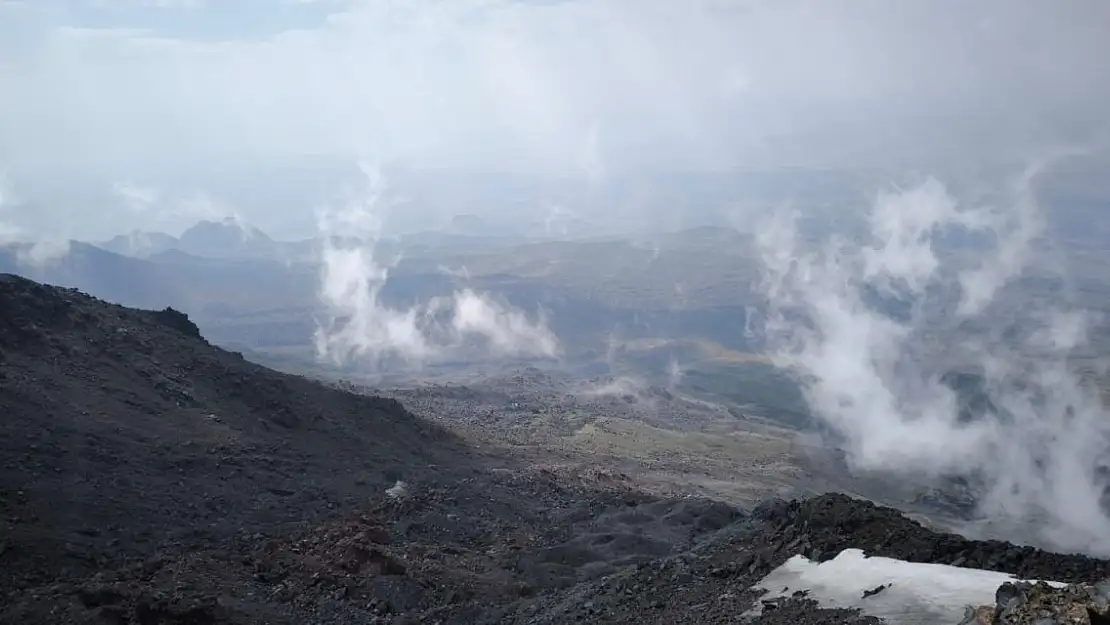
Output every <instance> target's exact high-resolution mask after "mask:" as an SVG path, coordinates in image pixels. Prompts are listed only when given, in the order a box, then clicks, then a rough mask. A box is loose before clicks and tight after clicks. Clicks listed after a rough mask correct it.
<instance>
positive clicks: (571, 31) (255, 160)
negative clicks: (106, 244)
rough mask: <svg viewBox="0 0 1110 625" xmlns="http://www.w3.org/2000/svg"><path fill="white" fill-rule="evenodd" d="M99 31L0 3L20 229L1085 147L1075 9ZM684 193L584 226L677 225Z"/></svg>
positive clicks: (684, 9) (399, 7) (307, 14)
mask: <svg viewBox="0 0 1110 625" xmlns="http://www.w3.org/2000/svg"><path fill="white" fill-rule="evenodd" d="M112 4H113V3H100V4H99V5H98V4H97V3H83V2H78V1H77V0H74V1H73V2H64V1H60V0H59V1H58V2H42V3H38V2H21V3H13V2H6V3H0V92H3V93H4V94H6V95H5V98H4V100H3V101H2V102H0V166H3V167H5V168H6V169H8V170H9V171H10V173H11V175H12V177H13V181H14V182H15V183H16V184H17V186H18V187H19V188H20V189H23V190H24V191H25V193H26V196H27V198H28V199H29V200H34V201H35V202H37V203H38V205H39V206H40V207H41V210H40V211H36V213H35V214H34V215H30V216H29V217H28V220H29V221H31V222H33V227H32V229H42V230H50V229H53V228H56V227H58V225H59V224H60V223H65V224H66V225H67V227H70V228H72V229H73V230H74V231H73V232H70V233H67V236H71V237H75V238H85V239H95V238H98V237H101V238H102V237H106V236H110V235H111V234H115V233H118V232H121V231H127V230H130V229H133V228H135V227H138V228H139V229H148V228H153V227H154V225H155V224H153V223H151V222H146V221H145V218H144V217H143V215H142V213H141V212H140V213H136V211H135V210H134V208H135V206H136V205H141V204H142V203H143V202H146V201H147V200H150V199H154V198H155V197H156V196H151V195H150V194H149V193H145V190H151V189H163V190H164V191H163V194H162V196H161V197H157V198H156V201H158V202H161V203H177V202H176V200H174V199H173V198H172V197H170V196H179V195H182V194H185V195H188V194H191V193H193V192H194V191H197V190H201V191H207V192H209V193H210V194H211V196H210V197H214V198H218V199H223V200H226V202H227V203H228V204H230V205H233V206H236V207H238V209H239V210H241V211H242V216H243V217H244V218H245V219H247V220H248V221H250V222H251V223H254V224H256V225H258V226H260V227H262V228H263V229H264V230H267V231H273V232H279V228H282V229H284V228H288V229H290V230H292V229H293V228H294V226H295V227H296V228H298V235H299V236H308V234H310V230H311V228H312V226H313V224H312V217H311V211H310V210H307V209H306V207H311V206H312V205H314V204H315V203H317V202H318V201H319V200H320V199H321V194H322V193H326V192H328V191H333V190H334V185H335V181H336V179H337V178H341V177H342V175H343V174H340V173H337V172H339V171H340V170H342V169H343V168H345V167H347V164H349V163H351V162H353V161H354V160H355V159H357V158H359V157H361V156H362V155H365V154H374V155H375V158H376V159H377V160H379V161H380V162H382V163H383V164H386V165H389V166H391V167H392V166H396V167H398V168H405V169H407V170H409V171H415V172H424V173H428V172H435V175H434V176H430V177H428V178H426V179H425V180H424V181H423V182H415V183H414V185H413V186H414V187H429V186H433V187H434V186H441V185H445V184H447V183H446V182H445V181H446V179H447V176H445V175H440V174H443V173H444V172H453V173H455V174H461V173H465V174H466V175H467V176H472V177H473V184H472V186H477V187H483V188H486V189H487V190H492V189H495V188H497V187H498V186H499V185H502V184H503V183H504V182H505V181H504V179H503V178H498V177H497V175H503V174H514V175H522V176H527V177H531V178H534V179H538V180H544V181H551V180H567V179H574V180H576V181H578V183H581V184H582V185H585V186H586V188H590V187H591V186H594V187H596V186H604V185H605V184H607V183H609V182H612V181H614V180H620V179H622V177H628V176H632V177H634V178H636V179H637V180H643V179H645V178H650V177H652V176H657V175H659V174H662V173H674V172H716V173H722V172H724V173H728V172H734V171H738V170H744V169H755V170H768V169H774V168H781V167H792V168H816V169H823V170H829V169H836V170H845V171H856V170H859V169H868V170H874V169H879V170H882V171H884V172H885V173H886V174H890V175H893V174H895V173H900V172H901V171H906V170H909V171H924V172H931V173H934V174H936V175H947V174H948V173H950V170H954V171H960V172H964V171H966V170H968V169H969V168H977V167H999V166H1009V165H1012V164H1013V163H1014V162H1018V161H1021V160H1022V159H1027V158H1029V157H1030V156H1032V155H1036V154H1039V153H1041V152H1043V150H1044V149H1045V148H1046V146H1049V145H1054V144H1059V143H1061V142H1069V141H1087V140H1104V139H1105V138H1106V137H1107V134H1106V131H1107V122H1106V120H1105V118H1104V116H1103V112H1104V111H1105V104H1106V103H1107V102H1108V101H1110V80H1108V79H1107V78H1106V77H1107V76H1110V61H1108V60H1107V59H1110V54H1107V53H1106V52H1107V51H1106V41H1108V40H1110V32H1108V29H1110V26H1108V24H1110V14H1108V11H1110V8H1108V6H1107V5H1106V4H1105V3H1102V2H1097V1H1096V0H1070V1H1067V2H1042V1H1037V0H1030V1H1027V2H1019V3H1013V2H1004V1H1001V0H990V1H988V2H978V3H974V4H973V5H969V4H966V3H959V2H954V1H949V0H942V1H937V2H924V1H922V2H900V3H884V2H814V1H799V0H788V1H786V2H764V1H741V2H720V1H718V0H693V1H691V2H672V1H670V0H646V1H632V0H601V1H598V2H583V1H566V2H504V3H493V2H486V1H485V0H473V1H470V0H468V1H463V2H451V3H442V2H428V1H424V0H419V1H415V2H407V3H395V2H378V1H370V0H351V1H344V2H334V3H332V2H322V3H283V4H282V5H281V6H280V7H278V8H273V9H272V10H271V9H266V10H265V13H266V15H265V16H262V15H257V14H255V13H253V12H252V11H256V10H259V9H258V7H255V6H254V5H252V7H248V8H245V9H244V10H243V12H242V14H241V15H240V14H239V12H238V11H236V12H231V11H227V10H226V9H221V8H219V7H221V6H222V5H218V4H216V3H210V2H199V3H194V5H193V6H185V4H183V3H130V4H128V5H126V6H124V5H120V6H114V7H113V6H112ZM262 17H266V19H261V18H262ZM256 18H257V19H256ZM637 177H638V178H637ZM394 182H395V184H398V186H404V185H400V184H399V183H398V180H397V177H396V176H394ZM329 186H331V187H332V188H331V189H328V187H329ZM641 186H642V187H643V188H644V189H645V190H644V193H643V194H644V195H647V194H653V193H661V192H660V191H658V190H657V189H652V188H651V186H650V185H649V184H647V183H643V184H642V185H641ZM117 187H118V188H119V189H120V190H121V191H123V192H121V193H116V192H114V191H113V189H116V188H117ZM693 190H696V188H693V187H691V185H690V184H684V185H683V186H682V188H681V189H679V191H678V192H671V193H667V195H666V197H665V198H660V201H657V202H649V201H647V200H649V199H651V198H647V197H641V198H640V199H639V200H638V201H629V198H628V197H627V195H626V196H625V197H624V198H623V202H614V201H608V200H607V201H606V202H605V203H604V206H605V209H606V210H607V211H617V210H620V211H621V212H622V217H623V218H625V219H626V220H627V221H630V222H632V221H640V222H642V221H644V220H646V219H648V218H649V217H650V218H651V219H654V220H663V221H664V222H665V223H668V224H672V225H673V224H674V223H679V221H678V220H677V216H676V213H680V212H682V211H683V210H684V209H683V208H682V204H683V201H682V199H681V198H683V197H685V198H687V200H686V201H689V199H688V198H689V197H690V196H691V195H692V193H691V191H693ZM451 193H452V194H455V195H458V189H452V190H451ZM493 195H497V194H494V193H483V194H482V195H481V198H482V199H480V200H478V199H476V200H475V201H478V202H486V201H488V198H489V197H491V196H493ZM501 195H504V193H502V194H501ZM560 195H573V194H560V193H558V192H550V191H546V190H545V191H536V192H535V193H534V194H531V196H530V197H528V198H526V200H525V201H527V202H528V203H530V204H531V206H529V207H528V208H529V209H530V210H534V211H536V212H538V213H539V214H541V215H542V212H543V211H544V210H547V209H546V207H554V206H560V207H561V208H558V209H556V208H551V209H550V210H551V211H552V215H551V216H550V219H549V227H550V229H551V232H552V233H559V232H561V231H562V229H563V227H564V223H565V220H564V215H573V214H578V213H581V212H582V211H583V209H584V207H583V206H582V205H579V204H580V202H579V201H576V200H574V199H573V198H569V199H568V197H559V196H560ZM93 198H95V200H93ZM609 199H610V200H611V199H612V198H611V196H610V197H609ZM735 199H736V198H735V197H727V196H724V197H716V198H714V199H713V202H717V203H720V204H722V205H723V204H727V203H729V202H732V201H734V200H735ZM90 202H94V204H95V205H96V207H97V210H96V211H95V217H94V216H92V215H93V212H91V211H89V210H88V206H89V203H90ZM617 204H623V205H622V206H620V207H619V208H618V206H616V205H617ZM510 206H514V205H513V204H512V203H509V202H506V203H505V205H504V206H501V207H499V209H498V216H499V217H500V218H501V219H505V220H508V219H511V218H513V217H514V213H513V211H516V210H519V208H520V207H519V206H515V207H513V208H510ZM412 208H413V210H414V211H416V210H422V211H426V210H430V209H428V207H417V206H413V207H412ZM587 210H590V211H591V212H594V213H595V214H594V215H592V216H593V217H596V216H597V214H596V212H597V211H596V210H595V209H594V207H592V206H591V207H589V208H588V209H587ZM559 211H563V212H559ZM418 219H419V218H418ZM423 219H425V222H426V220H427V216H425V217H423ZM540 219H541V220H542V219H543V217H542V216H541V217H540ZM396 221H400V220H399V219H398V220H395V222H396ZM175 223H176V222H175ZM138 224H141V225H138ZM29 227H31V225H29ZM174 227H177V226H174ZM85 233H88V234H85Z"/></svg>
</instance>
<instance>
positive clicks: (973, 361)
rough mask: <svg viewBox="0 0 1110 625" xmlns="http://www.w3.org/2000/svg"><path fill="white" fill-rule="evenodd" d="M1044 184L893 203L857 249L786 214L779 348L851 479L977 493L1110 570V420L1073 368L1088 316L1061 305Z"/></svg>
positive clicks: (909, 195) (771, 317)
mask: <svg viewBox="0 0 1110 625" xmlns="http://www.w3.org/2000/svg"><path fill="white" fill-rule="evenodd" d="M1035 173H1036V172H1035V171H1030V172H1027V173H1026V175H1024V176H1022V177H1020V179H1019V180H1018V181H1017V182H1015V183H1014V184H1013V185H1011V186H1010V187H1009V188H1007V189H1005V190H1004V192H1002V193H998V194H996V195H995V198H994V201H993V202H992V203H987V204H970V203H968V202H966V201H961V200H959V199H958V198H957V197H954V196H953V195H952V194H951V193H950V191H949V190H948V189H946V188H945V186H944V185H942V184H941V183H940V182H939V181H936V180H926V181H924V182H923V183H921V184H920V185H918V186H915V187H911V188H907V189H904V190H900V191H897V192H892V193H883V194H880V195H879V197H878V198H877V199H876V201H875V203H874V205H873V207H872V208H871V210H870V212H869V221H868V226H869V228H868V233H867V235H866V236H864V237H863V238H862V239H861V240H855V239H852V240H844V239H841V240H837V239H835V238H830V240H828V241H826V242H824V243H821V244H819V245H817V246H816V247H814V246H812V245H806V244H803V243H802V242H801V241H800V240H799V239H798V237H797V233H796V229H795V227H794V221H793V219H792V218H791V217H790V215H789V214H786V213H781V214H779V215H777V216H776V217H775V218H774V220H772V221H770V222H768V223H767V224H765V227H764V228H762V230H761V232H760V236H759V244H760V253H761V257H762V260H763V266H764V284H763V287H764V292H765V293H766V295H767V297H768V300H769V302H770V312H769V314H768V316H767V319H766V320H765V326H766V336H767V339H768V341H769V345H770V349H771V351H772V352H773V353H774V355H775V357H776V358H777V360H778V362H779V363H780V364H781V365H783V366H787V367H790V368H792V369H793V370H795V371H796V372H798V374H799V375H800V377H801V379H802V380H803V381H804V382H805V391H806V397H807V400H808V401H809V404H810V407H811V409H812V410H813V412H814V414H815V415H816V417H818V418H819V419H820V420H821V421H822V422H823V423H825V424H826V425H827V426H828V427H829V429H830V430H831V431H832V432H833V434H834V435H835V440H838V441H840V444H842V445H843V447H844V448H845V450H846V451H847V453H848V457H849V460H850V462H851V464H852V466H853V467H854V468H855V469H861V470H878V471H885V472H888V473H891V474H894V475H897V476H899V477H900V478H903V479H910V480H924V479H926V478H929V477H943V476H947V477H960V478H963V479H968V480H971V481H972V482H973V483H977V484H979V485H980V486H981V488H982V490H983V494H982V498H981V500H980V505H981V509H982V510H981V511H982V512H983V513H984V514H985V515H987V517H988V518H990V519H991V520H992V521H996V522H1008V523H1012V524H1020V523H1027V524H1032V525H1034V526H1035V527H1034V528H1033V530H1034V533H1035V534H1036V538H1037V539H1038V540H1041V541H1047V542H1048V543H1049V544H1052V545H1054V546H1056V547H1058V548H1065V549H1075V550H1084V551H1089V552H1094V553H1098V554H1101V555H1108V554H1110V539H1108V538H1107V537H1108V536H1110V518H1108V517H1107V513H1106V510H1107V508H1105V507H1104V506H1105V505H1106V504H1107V503H1110V501H1108V500H1107V493H1108V492H1110V490H1108V489H1110V480H1108V476H1110V472H1108V469H1107V467H1108V466H1110V465H1108V464H1107V463H1110V454H1108V452H1110V419H1107V414H1106V413H1105V411H1104V409H1103V407H1102V405H1101V402H1100V399H1099V396H1098V392H1097V389H1095V388H1093V387H1092V386H1091V385H1090V384H1088V383H1086V382H1085V381H1084V380H1083V379H1082V378H1081V376H1079V375H1077V374H1076V372H1075V371H1073V370H1072V368H1071V365H1070V362H1069V358H1070V357H1071V356H1072V355H1073V353H1074V350H1075V349H1076V348H1077V347H1080V346H1082V345H1083V344H1084V342H1085V337H1086V329H1087V327H1088V323H1089V317H1088V315H1087V314H1086V313H1085V312H1084V311H1082V310H1078V309H1076V308H1074V307H1071V306H1069V304H1068V300H1067V298H1066V297H1065V295H1066V293H1065V292H1062V291H1059V292H1057V291H1053V290H1051V289H1053V288H1057V287H1053V286H1052V285H1057V286H1058V285H1059V284H1061V280H1062V277H1061V276H1057V275H1053V274H1052V273H1051V272H1050V271H1049V269H1048V268H1049V267H1051V265H1050V264H1048V263H1047V262H1046V261H1047V260H1048V257H1047V256H1046V254H1047V253H1048V252H1047V251H1046V249H1045V247H1044V246H1043V245H1041V243H1042V242H1043V235H1044V230H1043V227H1042V226H1043V222H1042V217H1041V215H1040V212H1039V209H1038V207H1037V205H1036V203H1035V202H1034V200H1033V197H1032V195H1031V192H1030V188H1029V185H1030V184H1031V180H1032V177H1033V175H1034V174H1035ZM1036 285H1042V286H1036ZM1043 285H1049V286H1043ZM1043 289H1050V290H1048V291H1044V290H1043ZM957 373H959V374H963V377H960V376H959V375H956V374H957ZM961 380H962V381H961ZM969 402H970V403H969ZM1024 529H1029V528H1024Z"/></svg>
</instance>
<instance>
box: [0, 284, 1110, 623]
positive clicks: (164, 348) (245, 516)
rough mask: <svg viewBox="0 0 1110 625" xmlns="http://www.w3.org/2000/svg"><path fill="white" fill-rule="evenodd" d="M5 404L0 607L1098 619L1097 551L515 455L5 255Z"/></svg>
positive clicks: (79, 613) (363, 615) (419, 616)
mask: <svg viewBox="0 0 1110 625" xmlns="http://www.w3.org/2000/svg"><path fill="white" fill-rule="evenodd" d="M0 415H3V418H2V419H0V524H2V527H3V533H2V534H0V556H2V557H3V562H4V566H3V567H0V596H2V597H4V601H3V602H0V622H2V623H88V624H92V623H101V624H103V623H122V624H143V625H146V624H151V625H170V624H178V625H184V624H203V625H215V624H232V623H234V624H248V623H249V624H262V623H269V624H282V625H284V624H290V625H291V624H293V623H321V624H340V623H349V624H355V623H432V622H436V623H442V624H444V625H462V624H464V623H467V624H469V623H473V624H478V625H493V624H494V623H510V624H520V625H523V624H525V623H530V624H536V625H541V624H546V625H556V624H562V623H583V622H589V623H627V624H631V623H674V624H678V625H692V624H699V625H701V624H716V623H734V622H738V619H740V617H741V616H742V615H746V616H747V617H748V619H749V621H748V622H751V623H755V624H763V625H787V624H790V625H807V624H818V623H824V624H835V623H845V624H846V623H850V624H853V625H865V624H866V625H875V624H879V623H891V624H904V625H911V624H919V623H957V622H961V623H963V624H964V625H972V624H980V625H988V624H999V625H1006V624H1010V625H1016V624H1018V623H1023V624H1029V623H1038V624H1041V625H1055V624H1063V623H1089V624H1098V623H1105V622H1107V621H1106V619H1107V618H1108V617H1107V612H1108V605H1110V601H1108V600H1110V587H1108V585H1107V584H1106V583H1102V580H1104V579H1106V578H1107V577H1108V576H1110V562H1108V561H1105V560H1098V559H1094V558H1089V557H1084V556H1081V555H1059V554H1052V553H1048V552H1044V551H1041V550H1038V549H1034V548H1032V547H1023V546H1017V545H1012V544H1009V543H1005V542H1001V541H974V540H968V539H965V538H962V537H960V536H957V535H954V534H945V533H939V532H936V531H934V530H931V529H929V528H927V527H925V526H924V525H922V524H921V523H918V522H916V521H912V520H910V519H908V518H906V517H904V516H902V515H901V514H899V513H898V512H897V511H896V510H894V509H891V508H885V507H881V506H877V505H875V504H872V503H869V502H865V501H861V500H857V499H853V498H850V497H848V496H845V495H839V494H825V495H821V496H817V497H810V498H807V499H801V500H793V501H788V500H782V499H773V500H769V501H765V502H763V503H761V504H759V505H757V506H755V507H753V508H750V509H745V510H741V509H738V508H736V507H734V506H731V505H729V504H725V503H722V502H718V501H712V500H708V499H703V498H698V497H690V496H678V497H660V496H656V495H650V494H646V493H644V492H642V491H640V490H639V489H638V488H637V487H636V486H635V483H634V481H632V480H631V479H630V478H629V476H626V475H622V474H616V473H612V472H607V471H599V470H597V469H595V468H592V467H590V465H589V464H588V462H587V463H585V464H580V465H574V464H568V463H567V462H566V459H565V458H564V459H551V460H549V461H547V462H540V463H537V464H531V463H523V462H522V461H521V460H520V459H519V458H517V457H512V456H510V455H507V453H506V450H504V449H500V448H497V447H495V446H493V445H492V444H490V443H489V440H490V439H489V438H488V437H482V436H477V437H473V438H470V437H467V436H464V435H463V434H461V433H458V432H455V431H453V430H451V429H448V428H447V427H445V426H443V425H437V424H434V423H432V422H430V421H426V420H424V419H421V418H419V417H416V416H413V414H411V413H410V412H409V411H408V410H406V409H405V408H404V407H403V406H402V404H400V403H398V402H397V401H395V400H392V399H384V398H381V397H376V396H372V395H366V394H356V393H351V392H347V391H344V390H340V389H338V388H334V387H332V386H329V385H324V384H321V383H319V382H316V381H313V380H309V379H305V378H301V377H296V376H290V375H284V374H280V373H277V372H274V371H270V370H268V369H265V368H263V367H260V366H258V365H254V364H251V363H249V362H246V361H245V360H243V359H242V357H241V356H239V355H238V354H235V353H230V352H226V351H223V350H220V349H218V348H215V347H213V346H212V345H210V344H209V343H208V342H207V341H206V340H205V339H204V337H203V336H202V334H201V333H200V331H199V330H198V328H197V327H196V326H195V325H194V324H193V323H192V322H191V320H190V319H189V318H188V317H187V316H186V315H184V314H182V313H180V312H178V311H176V310H174V309H172V308H164V309H161V310H137V309H130V308H124V307H121V306H118V305H114V304H109V303H106V302H103V301H100V300H97V299H94V298H92V297H89V296H87V295H84V294H82V293H80V292H77V291H74V290H70V289H64V288H60V287H52V286H47V285H43V284H40V283H36V282H33V281H31V280H28V279H25V278H21V277H17V276H11V275H0ZM659 452H660V453H664V452H665V450H659ZM1025 580H1050V581H1052V582H1053V583H1052V584H1039V583H1032V582H1028V581H1025ZM961 617H962V619H963V620H962V621H961V620H960V619H961Z"/></svg>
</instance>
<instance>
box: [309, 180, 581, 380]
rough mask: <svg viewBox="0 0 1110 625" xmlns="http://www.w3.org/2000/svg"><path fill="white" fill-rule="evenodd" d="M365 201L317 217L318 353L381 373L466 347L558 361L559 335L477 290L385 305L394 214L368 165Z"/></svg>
mask: <svg viewBox="0 0 1110 625" xmlns="http://www.w3.org/2000/svg"><path fill="white" fill-rule="evenodd" d="M360 167H361V169H362V172H363V174H364V175H365V177H366V179H367V181H368V183H369V192H368V194H367V195H366V197H364V198H362V199H360V200H356V201H351V202H348V203H346V204H345V205H344V206H342V207H341V208H339V209H338V210H323V211H321V212H320V213H319V220H318V221H319V228H320V232H321V234H322V235H323V242H322V250H321V289H320V298H321V301H322V303H323V304H324V308H325V317H324V318H323V319H321V320H320V321H319V323H318V325H317V330H316V335H315V342H316V351H317V355H318V356H319V357H320V358H324V359H330V360H332V361H333V362H336V363H344V362H348V361H352V360H358V361H360V362H363V363H367V364H370V365H371V366H374V367H378V366H382V365H386V364H388V363H392V362H396V361H398V360H399V361H400V362H401V363H403V364H406V365H420V364H423V363H425V362H428V361H430V360H435V359H437V358H442V357H447V356H451V355H457V354H458V353H459V352H460V351H461V350H462V349H463V348H465V347H467V346H475V345H474V343H475V342H476V343H478V345H477V347H482V348H484V349H485V351H486V352H488V353H492V354H494V355H497V356H507V357H519V356H545V357H552V356H556V355H557V354H558V353H559V351H560V347H559V341H558V339H557V337H556V336H555V335H554V334H553V333H552V332H551V331H550V330H549V329H548V327H547V324H546V322H545V320H544V319H543V318H542V317H540V318H539V319H537V320H532V319H530V318H529V317H528V315H526V314H525V313H524V312H523V311H520V310H518V309H516V308H514V307H512V306H510V305H509V304H507V303H502V302H499V301H497V300H495V299H494V298H492V297H491V296H489V295H488V294H484V293H479V292H477V291H474V290H472V289H462V290H457V291H455V292H454V293H453V294H452V295H451V296H449V297H439V298H433V299H431V300H430V301H428V302H425V303H422V304H417V305H414V306H412V307H410V308H407V309H396V308H392V307H390V306H388V305H386V304H385V303H384V302H382V300H381V291H382V288H383V287H384V286H385V284H386V282H387V280H388V279H389V272H390V269H391V268H392V267H393V266H395V265H396V263H397V262H398V260H399V259H396V258H395V259H391V260H390V261H389V262H385V261H383V260H381V259H380V258H378V256H377V255H376V253H377V250H378V249H379V246H378V243H379V242H380V240H381V238H382V226H383V224H384V223H385V217H386V216H387V215H386V214H387V213H388V211H389V209H390V205H389V198H387V197H386V195H385V180H384V177H383V176H382V174H381V172H380V171H379V170H377V169H376V168H373V167H370V166H367V165H362V166H360Z"/></svg>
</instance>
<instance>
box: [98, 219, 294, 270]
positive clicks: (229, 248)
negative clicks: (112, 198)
mask: <svg viewBox="0 0 1110 625" xmlns="http://www.w3.org/2000/svg"><path fill="white" fill-rule="evenodd" d="M95 245H96V246H97V247H99V248H101V249H104V250H107V251H109V252H113V253H116V254H121V255H123V256H131V257H134V258H150V257H151V256H155V255H157V254H162V253H165V252H169V251H174V250H176V251H179V252H184V253H186V254H189V255H191V256H198V257H201V258H252V259H268V260H282V261H285V260H303V259H305V258H306V256H307V255H310V254H311V253H312V250H313V247H314V245H313V241H312V240H307V241H276V240H274V239H273V238H271V237H270V235H268V234H266V233H265V232H263V231H262V230H260V229H258V228H256V227H254V226H251V225H249V224H245V223H243V222H241V221H239V220H237V219H234V218H232V217H228V218H226V219H224V220H222V221H209V220H205V221H199V222H197V223H196V224H194V225H193V226H191V227H190V228H189V229H187V230H185V232H183V233H181V236H180V237H175V236H173V235H169V234H166V233H164V232H145V231H141V230H135V231H132V232H130V233H128V234H121V235H118V236H115V237H113V238H111V239H109V240H107V241H103V242H100V243H95Z"/></svg>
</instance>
